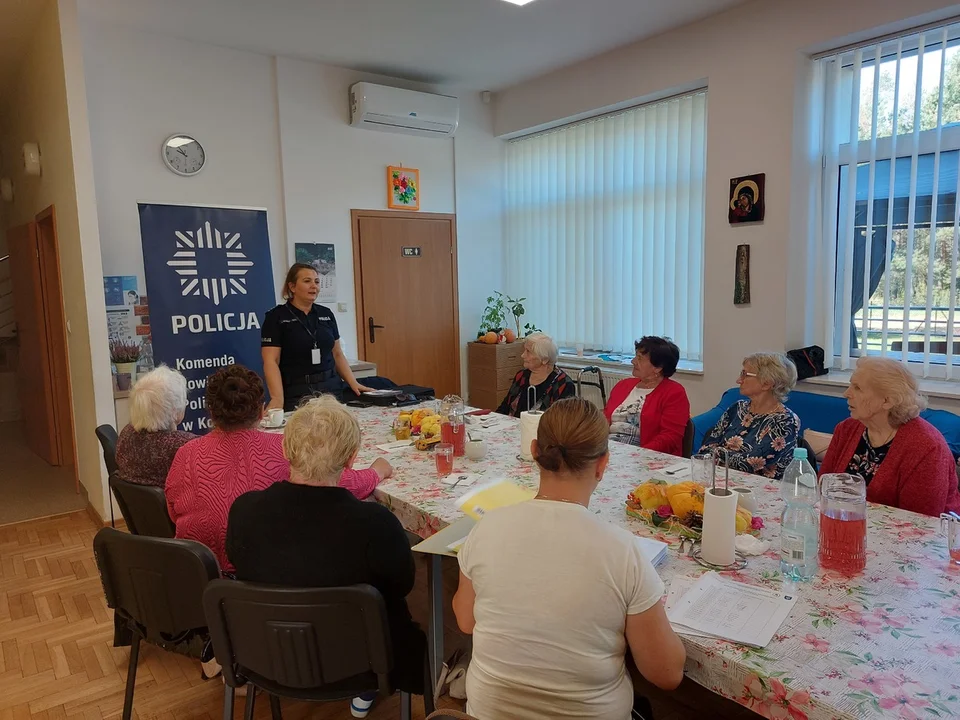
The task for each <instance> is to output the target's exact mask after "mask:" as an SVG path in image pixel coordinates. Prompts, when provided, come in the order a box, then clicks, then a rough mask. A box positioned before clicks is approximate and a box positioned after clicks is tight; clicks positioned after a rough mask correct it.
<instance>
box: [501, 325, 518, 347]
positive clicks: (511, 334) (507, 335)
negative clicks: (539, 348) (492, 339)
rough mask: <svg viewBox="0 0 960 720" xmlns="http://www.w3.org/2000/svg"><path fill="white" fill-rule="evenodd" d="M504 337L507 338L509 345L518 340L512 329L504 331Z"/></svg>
mask: <svg viewBox="0 0 960 720" xmlns="http://www.w3.org/2000/svg"><path fill="white" fill-rule="evenodd" d="M503 337H504V338H506V341H507V342H508V343H512V342H513V341H514V340H516V339H517V334H516V333H515V332H514V331H513V330H511V329H510V328H507V329H506V330H504V331H503Z"/></svg>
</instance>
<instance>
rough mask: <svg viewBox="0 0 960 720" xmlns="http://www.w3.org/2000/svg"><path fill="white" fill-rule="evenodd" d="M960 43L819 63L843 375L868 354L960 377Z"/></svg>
mask: <svg viewBox="0 0 960 720" xmlns="http://www.w3.org/2000/svg"><path fill="white" fill-rule="evenodd" d="M958 38H960V26H957V25H952V26H947V27H940V28H935V29H932V30H927V31H924V32H922V33H917V34H914V35H910V36H906V37H902V38H898V39H895V40H892V41H890V40H884V41H882V42H879V43H877V44H875V45H870V46H866V47H862V48H856V49H853V50H850V51H846V52H843V53H841V54H837V55H833V56H831V57H826V58H823V59H821V60H819V61H817V68H816V72H815V78H816V82H817V85H818V90H819V92H820V101H821V103H822V106H823V108H824V123H823V155H824V163H823V184H822V189H823V205H822V207H823V215H822V221H823V225H822V236H823V237H825V238H826V242H827V245H828V252H827V253H826V257H827V258H828V259H829V260H828V262H829V263H830V264H831V265H832V267H830V268H828V272H829V274H830V275H832V276H833V277H834V278H835V284H834V288H835V292H834V293H833V297H832V302H829V303H828V305H827V317H826V323H825V324H826V327H828V328H830V329H831V330H830V331H829V333H828V337H827V338H826V343H827V345H826V348H827V349H828V354H832V355H833V357H834V358H835V365H836V366H838V367H840V368H844V369H846V368H849V367H851V366H852V365H853V364H854V362H855V358H856V357H858V356H860V355H861V354H864V353H868V354H877V355H888V356H892V357H896V358H900V359H903V360H904V361H907V362H910V363H911V366H912V367H913V368H914V369H915V371H916V372H917V373H918V374H921V375H923V376H924V377H939V378H948V379H949V378H958V377H960V369H958V366H960V333H958V332H957V331H956V326H955V319H956V318H957V301H958V298H957V270H958V261H957V260H958V252H957V251H958V214H957V190H958V163H960V39H958ZM834 263H835V264H834Z"/></svg>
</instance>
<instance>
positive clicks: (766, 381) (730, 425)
mask: <svg viewBox="0 0 960 720" xmlns="http://www.w3.org/2000/svg"><path fill="white" fill-rule="evenodd" d="M796 384H797V368H796V366H795V365H794V364H793V361H792V360H790V358H788V357H787V356H786V355H784V354H783V353H754V354H753V355H749V356H747V357H746V358H744V360H743V369H742V370H741V371H740V377H739V378H738V379H737V385H739V386H740V394H741V395H743V396H745V397H746V398H747V399H746V400H741V401H739V402H736V403H734V404H733V405H731V406H730V407H728V408H727V409H726V411H724V413H723V415H721V416H720V420H719V421H718V422H717V424H716V425H715V426H714V427H713V429H712V430H710V432H708V433H707V434H706V436H705V437H704V438H703V444H702V445H701V446H700V452H702V453H705V452H712V451H715V450H722V451H725V452H719V453H717V457H718V459H719V461H720V462H721V463H723V462H728V463H729V465H730V468H731V469H732V470H740V471H742V472H746V473H752V474H754V475H763V476H764V477H768V478H775V479H777V480H780V479H782V478H783V472H784V470H786V469H787V465H789V464H790V461H791V460H792V459H793V449H794V448H795V447H796V446H797V437H798V436H799V434H800V418H798V417H797V415H796V413H795V412H793V411H792V410H789V409H788V408H786V407H784V405H783V401H784V400H786V399H787V395H788V394H789V392H790V391H791V390H792V389H793V386H794V385H796Z"/></svg>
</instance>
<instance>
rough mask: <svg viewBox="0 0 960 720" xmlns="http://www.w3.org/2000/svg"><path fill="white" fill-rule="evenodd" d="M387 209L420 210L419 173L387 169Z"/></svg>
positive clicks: (417, 171) (396, 168) (389, 167)
mask: <svg viewBox="0 0 960 720" xmlns="http://www.w3.org/2000/svg"><path fill="white" fill-rule="evenodd" d="M387 207H388V208H390V209H391V210H419V209H420V171H419V170H415V169H414V168H405V167H393V166H392V165H389V166H388V167H387Z"/></svg>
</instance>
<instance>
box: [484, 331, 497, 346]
mask: <svg viewBox="0 0 960 720" xmlns="http://www.w3.org/2000/svg"><path fill="white" fill-rule="evenodd" d="M499 339H500V338H499V337H498V336H497V334H496V333H495V332H494V331H493V330H491V331H490V332H488V333H487V334H486V335H484V336H483V341H484V342H485V343H486V344H487V345H496V344H497V340H499Z"/></svg>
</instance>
